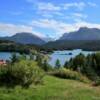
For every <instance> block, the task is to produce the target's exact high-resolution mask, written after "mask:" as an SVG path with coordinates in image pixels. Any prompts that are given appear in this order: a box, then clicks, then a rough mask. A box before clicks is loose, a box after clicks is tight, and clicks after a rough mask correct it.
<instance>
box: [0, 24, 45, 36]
mask: <svg viewBox="0 0 100 100" xmlns="http://www.w3.org/2000/svg"><path fill="white" fill-rule="evenodd" d="M19 32H31V33H33V34H35V35H37V36H39V37H45V35H44V34H42V33H40V32H37V31H35V30H34V29H33V27H31V26H25V25H14V24H7V23H0V33H7V34H8V33H9V34H10V35H14V34H15V33H19Z"/></svg>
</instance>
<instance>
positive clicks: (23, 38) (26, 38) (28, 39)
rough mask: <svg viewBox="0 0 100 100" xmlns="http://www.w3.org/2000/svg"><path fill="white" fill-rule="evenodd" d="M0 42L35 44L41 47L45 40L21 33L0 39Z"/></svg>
mask: <svg viewBox="0 0 100 100" xmlns="http://www.w3.org/2000/svg"><path fill="white" fill-rule="evenodd" d="M0 39H1V40H10V41H14V42H16V43H21V44H37V45H43V44H45V43H46V42H45V40H43V39H42V38H40V37H38V36H36V35H33V34H32V33H27V32H22V33H16V34H15V35H13V36H11V37H2V38H0Z"/></svg>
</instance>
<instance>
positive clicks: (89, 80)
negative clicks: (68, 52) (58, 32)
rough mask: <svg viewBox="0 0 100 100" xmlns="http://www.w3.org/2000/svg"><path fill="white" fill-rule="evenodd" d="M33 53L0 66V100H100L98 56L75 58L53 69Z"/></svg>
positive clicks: (12, 59) (37, 53)
mask: <svg viewBox="0 0 100 100" xmlns="http://www.w3.org/2000/svg"><path fill="white" fill-rule="evenodd" d="M48 60H49V57H48V56H47V55H44V54H42V53H39V52H37V51H31V54H30V55H29V56H28V58H27V56H26V55H22V56H21V55H20V56H18V55H16V54H13V55H12V57H11V60H10V61H8V63H7V65H2V66H0V100H100V73H99V72H100V64H99V63H100V62H99V61H100V53H96V54H91V55H88V56H87V57H86V56H84V55H83V54H79V55H78V56H76V57H75V58H73V59H71V60H70V61H69V62H66V63H65V65H64V67H62V66H61V64H60V61H59V59H57V61H56V62H55V67H54V68H53V67H52V66H50V65H49V64H48Z"/></svg>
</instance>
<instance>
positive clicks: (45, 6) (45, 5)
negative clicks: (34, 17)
mask: <svg viewBox="0 0 100 100" xmlns="http://www.w3.org/2000/svg"><path fill="white" fill-rule="evenodd" d="M37 6H38V9H39V10H42V11H59V10H60V9H61V8H60V6H55V5H54V4H52V3H43V2H40V3H38V4H37Z"/></svg>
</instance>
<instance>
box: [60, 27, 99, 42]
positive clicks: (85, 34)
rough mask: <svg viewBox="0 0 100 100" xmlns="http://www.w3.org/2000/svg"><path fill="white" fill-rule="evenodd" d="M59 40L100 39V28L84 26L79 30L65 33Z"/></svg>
mask: <svg viewBox="0 0 100 100" xmlns="http://www.w3.org/2000/svg"><path fill="white" fill-rule="evenodd" d="M59 40H100V29H97V28H87V27H82V28H80V29H79V30H78V31H75V32H70V33H65V34H64V35H63V36H62V37H61V38H60V39H59Z"/></svg>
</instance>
